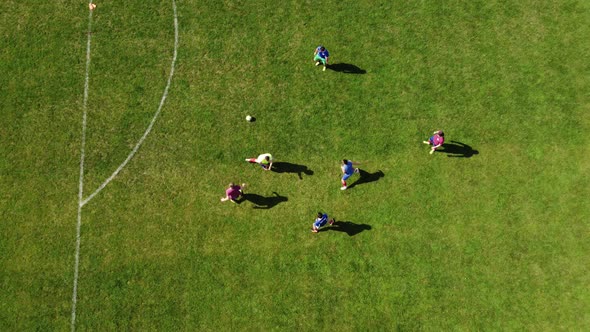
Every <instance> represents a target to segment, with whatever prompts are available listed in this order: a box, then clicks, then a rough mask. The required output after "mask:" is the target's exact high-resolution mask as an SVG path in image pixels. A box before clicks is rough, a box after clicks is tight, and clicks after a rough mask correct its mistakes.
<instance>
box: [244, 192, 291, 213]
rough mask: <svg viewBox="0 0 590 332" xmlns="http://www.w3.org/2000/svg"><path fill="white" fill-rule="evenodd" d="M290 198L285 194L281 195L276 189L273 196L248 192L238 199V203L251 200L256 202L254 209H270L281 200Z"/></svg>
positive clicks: (284, 200)
mask: <svg viewBox="0 0 590 332" xmlns="http://www.w3.org/2000/svg"><path fill="white" fill-rule="evenodd" d="M288 200H289V199H288V198H287V197H285V196H281V195H279V194H278V193H277V192H276V191H273V196H268V197H265V196H262V195H258V194H250V193H246V194H243V195H242V198H241V199H240V200H239V201H237V203H238V204H241V203H242V202H244V201H249V202H252V204H254V209H270V208H273V207H274V206H276V205H277V204H279V203H281V202H286V201H288Z"/></svg>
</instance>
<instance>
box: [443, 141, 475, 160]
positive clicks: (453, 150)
mask: <svg viewBox="0 0 590 332" xmlns="http://www.w3.org/2000/svg"><path fill="white" fill-rule="evenodd" d="M436 152H443V153H447V157H457V158H471V157H472V156H473V155H476V154H479V151H477V150H473V148H471V146H469V145H467V144H465V143H461V142H457V141H451V143H444V144H443V146H442V149H439V150H436Z"/></svg>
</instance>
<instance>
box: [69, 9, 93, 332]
mask: <svg viewBox="0 0 590 332" xmlns="http://www.w3.org/2000/svg"><path fill="white" fill-rule="evenodd" d="M90 4H92V0H90V2H89V3H88V5H89V6H90ZM88 12H89V13H88V39H87V41H86V74H85V75H84V100H83V101H82V142H81V143H80V180H79V182H78V219H77V222H76V252H75V258H74V286H73V287H74V289H73V291H72V320H71V323H70V325H71V330H72V331H75V330H76V303H77V300H78V270H79V266H80V229H81V227H82V197H83V195H84V157H85V151H84V149H85V148H86V114H87V113H88V88H89V78H90V41H91V39H92V34H91V31H92V30H91V29H92V10H90V9H89V10H88Z"/></svg>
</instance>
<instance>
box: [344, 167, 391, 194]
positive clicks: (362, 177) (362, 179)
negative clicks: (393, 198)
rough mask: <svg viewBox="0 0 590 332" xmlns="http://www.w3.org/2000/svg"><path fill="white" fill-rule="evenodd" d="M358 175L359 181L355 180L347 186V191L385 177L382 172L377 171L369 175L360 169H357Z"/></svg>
mask: <svg viewBox="0 0 590 332" xmlns="http://www.w3.org/2000/svg"><path fill="white" fill-rule="evenodd" d="M359 175H360V177H359V179H358V180H356V181H355V182H354V183H353V184H351V185H350V186H348V189H350V188H352V187H354V186H358V185H359V184H363V183H369V182H375V181H377V180H379V179H380V178H382V177H384V176H385V174H384V173H383V172H382V171H377V172H375V173H369V172H367V171H365V170H362V169H359Z"/></svg>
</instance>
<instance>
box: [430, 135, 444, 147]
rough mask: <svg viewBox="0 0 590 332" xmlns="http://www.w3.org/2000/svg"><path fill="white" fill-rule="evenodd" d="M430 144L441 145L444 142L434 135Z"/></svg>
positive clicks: (440, 137)
mask: <svg viewBox="0 0 590 332" xmlns="http://www.w3.org/2000/svg"><path fill="white" fill-rule="evenodd" d="M432 142H433V143H434V145H441V144H443V143H444V142H445V137H444V136H440V135H439V134H436V135H434V136H433V139H432Z"/></svg>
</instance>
